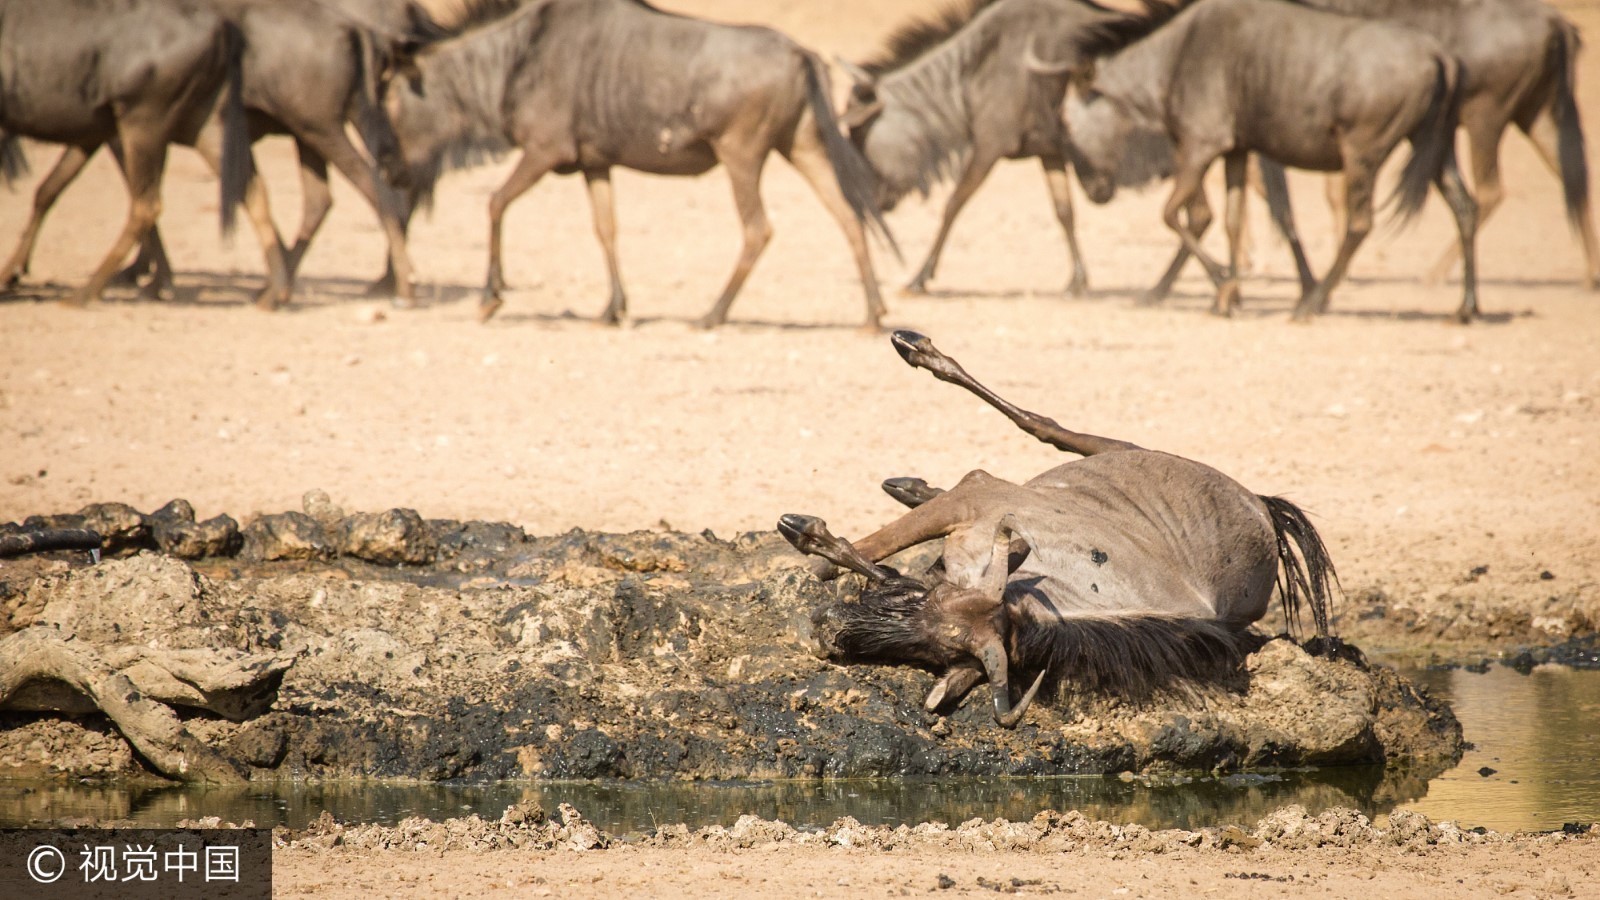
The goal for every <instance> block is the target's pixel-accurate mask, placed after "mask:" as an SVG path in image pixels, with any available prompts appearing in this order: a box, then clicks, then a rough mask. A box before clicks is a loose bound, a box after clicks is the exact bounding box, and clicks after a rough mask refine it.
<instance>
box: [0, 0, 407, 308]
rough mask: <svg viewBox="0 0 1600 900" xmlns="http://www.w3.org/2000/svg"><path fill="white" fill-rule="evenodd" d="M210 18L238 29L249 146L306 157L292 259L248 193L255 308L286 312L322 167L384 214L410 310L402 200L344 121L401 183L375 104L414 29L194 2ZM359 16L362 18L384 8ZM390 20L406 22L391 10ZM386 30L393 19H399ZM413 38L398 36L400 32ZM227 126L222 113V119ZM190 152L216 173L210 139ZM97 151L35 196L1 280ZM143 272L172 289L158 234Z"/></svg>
mask: <svg viewBox="0 0 1600 900" xmlns="http://www.w3.org/2000/svg"><path fill="white" fill-rule="evenodd" d="M198 2H201V4H202V5H203V6H206V7H208V8H211V9H214V10H215V11H217V12H218V13H220V14H222V15H225V16H227V17H228V18H229V20H230V21H232V22H233V23H234V24H235V25H237V26H238V28H239V30H240V32H241V33H242V34H243V36H244V40H245V52H244V57H243V60H242V62H241V68H242V74H243V78H244V93H243V100H244V104H245V107H246V110H247V112H248V114H249V122H250V139H251V141H252V142H254V141H256V140H259V139H260V138H261V137H263V136H265V135H269V134H286V135H289V136H291V137H293V138H294V141H295V148H296V150H297V151H298V153H299V157H300V167H301V176H302V177H301V180H302V185H303V191H302V193H303V195H304V196H303V200H304V209H305V213H304V216H303V219H302V222H301V229H300V236H299V238H298V239H297V240H296V242H295V244H294V246H293V247H292V248H289V249H288V250H287V251H286V250H285V248H284V246H283V242H282V241H281V239H280V238H279V235H278V231H277V227H276V226H275V225H274V224H273V221H272V215H271V211H270V209H269V206H268V201H267V192H266V188H265V186H264V185H263V184H262V182H261V179H260V178H257V177H252V178H251V179H250V182H249V184H248V185H247V187H246V191H245V198H244V199H245V208H246V210H247V211H248V212H249V215H250V218H251V222H252V224H253V225H254V226H255V230H256V236H257V238H258V239H259V240H260V243H261V249H262V253H263V255H264V256H265V258H266V267H267V285H266V287H265V288H264V289H263V290H262V291H261V294H260V295H259V296H258V298H257V300H256V303H257V305H258V306H260V307H262V308H264V309H273V308H275V307H277V306H278V305H279V304H281V303H285V302H288V300H289V297H290V294H291V293H292V291H293V281H294V273H295V270H296V269H297V268H298V266H299V263H300V260H301V258H302V257H303V256H304V254H305V251H306V248H307V247H308V246H309V245H310V242H311V238H312V236H313V235H315V233H316V230H317V228H318V227H319V226H320V225H321V223H322V219H323V217H324V216H325V215H326V214H327V210H328V206H329V204H330V202H331V201H330V199H329V193H328V182H327V179H328V171H327V164H328V163H329V162H332V163H333V164H334V167H335V168H337V169H338V170H339V171H341V172H343V173H344V174H345V176H346V177H347V178H349V179H350V183H351V184H353V185H354V186H355V188H356V190H357V191H359V192H360V193H361V195H362V196H363V197H365V198H366V199H367V202H369V203H371V204H372V206H373V208H374V209H375V210H377V212H378V218H379V221H380V222H381V224H382V226H383V229H384V233H385V236H386V237H387V238H388V240H389V251H390V260H391V265H392V266H393V267H397V268H398V270H399V271H400V272H402V273H403V275H402V277H399V278H397V279H396V281H395V289H396V296H397V298H398V299H400V300H401V301H403V302H409V301H410V300H411V299H412V280H411V277H410V272H411V263H410V259H409V257H408V256H407V254H406V250H405V235H404V233H403V231H402V229H401V224H400V218H399V205H400V199H399V198H398V197H397V196H393V192H392V188H390V187H389V186H388V185H387V184H386V182H385V180H384V178H383V177H382V176H380V174H379V172H378V170H377V168H376V167H375V166H374V163H373V162H372V161H369V160H368V158H367V157H365V156H363V155H362V153H361V152H360V151H359V150H357V149H356V148H355V146H354V145H353V144H352V143H351V142H350V139H349V137H348V136H347V135H346V133H345V123H346V122H347V121H354V122H358V123H359V124H360V125H361V126H362V127H361V132H362V134H363V135H366V136H368V137H369V138H370V137H371V136H373V135H378V136H380V137H386V138H387V140H386V141H385V142H381V143H377V146H374V147H371V148H370V149H371V150H372V151H373V156H375V157H376V158H377V159H378V160H379V162H381V163H385V164H386V168H390V169H391V170H393V171H392V173H391V175H393V174H398V171H399V161H398V152H399V151H398V149H397V148H396V146H395V141H394V137H393V133H392V131H390V130H389V128H388V123H387V120H386V119H385V118H384V116H383V113H382V109H381V106H380V101H379V97H378V89H377V88H378V84H379V79H380V77H381V75H382V74H383V73H382V72H381V71H380V69H383V68H386V67H387V65H388V64H389V61H390V60H391V59H392V57H393V56H394V54H395V53H397V52H399V50H400V49H401V47H402V46H403V45H406V44H408V43H409V42H410V41H412V40H414V37H413V31H412V30H411V29H412V28H413V27H414V26H413V25H411V24H410V23H411V22H412V21H414V20H413V19H412V18H410V17H407V18H404V19H401V20H400V21H397V22H378V23H375V24H368V23H367V22H366V21H365V20H366V18H367V16H366V15H363V16H362V17H361V19H360V20H358V19H356V18H353V17H352V16H351V15H349V14H346V13H344V12H342V11H341V10H339V9H336V8H333V7H330V6H328V5H327V4H325V3H323V2H320V0H198ZM363 5H364V6H371V7H372V8H371V9H370V10H368V9H365V8H364V9H363V10H362V12H363V13H364V14H367V13H371V12H376V11H380V10H382V9H384V8H385V6H380V5H378V4H371V3H369V4H363ZM390 8H392V9H393V11H394V12H395V13H401V14H403V13H404V12H406V10H405V8H404V7H402V6H392V7H390ZM391 18H394V17H393V16H392V17H391ZM402 28H404V29H406V30H400V29H402ZM218 114H220V110H219V112H218ZM206 133H209V132H202V136H201V139H199V140H195V141H188V140H182V139H180V140H179V141H178V142H179V143H191V144H193V146H194V147H195V149H196V150H198V151H199V152H200V154H201V156H203V157H204V158H205V160H206V162H207V163H209V164H210V165H211V166H212V168H213V169H218V168H219V167H220V166H221V159H220V158H219V152H220V148H218V147H217V146H216V145H215V142H213V141H208V140H205V139H203V135H204V134H206ZM97 149H98V147H97V146H70V147H68V148H67V150H66V151H65V152H64V153H63V154H62V156H61V158H60V160H59V161H57V163H56V166H55V168H54V169H53V170H52V171H51V172H50V174H49V175H48V176H47V177H46V178H45V180H44V181H43V182H42V183H41V184H40V186H39V188H38V191H37V192H36V194H35V197H34V204H33V214H32V217H31V218H30V219H29V221H28V224H27V226H26V227H25V228H24V230H23V234H22V238H21V240H20V241H19V242H18V245H17V249H16V251H15V252H14V253H13V254H12V257H11V261H10V262H8V263H7V265H6V269H5V271H6V272H24V271H27V267H28V260H29V257H30V256H31V255H32V253H33V246H34V241H35V239H36V238H37V236H38V232H39V227H40V225H41V224H42V222H43V219H44V216H45V214H46V213H47V212H49V210H50V207H51V206H52V205H53V204H54V203H55V201H56V198H57V197H58V196H59V195H60V193H61V192H62V191H63V190H65V189H66V187H67V185H68V184H70V183H71V182H72V180H73V179H74V178H76V177H77V175H78V173H79V172H80V171H82V169H83V167H84V165H85V164H86V163H87V162H88V161H89V159H90V157H91V156H92V155H93V154H94V152H95V151H96V150H97ZM146 270H148V271H149V272H150V273H151V275H152V276H153V277H152V280H151V282H150V283H149V285H148V288H149V289H150V290H152V291H153V292H155V293H158V294H161V293H166V292H167V291H169V290H170V288H171V284H172V270H171V266H170V264H169V263H168V261H167V255H166V251H165V249H164V248H163V247H162V244H161V236H160V229H159V227H152V228H151V229H150V231H149V233H148V234H147V235H146V236H145V239H144V242H143V245H142V247H141V251H140V256H139V261H138V262H136V263H135V264H134V266H133V267H132V268H131V269H130V270H129V273H128V274H130V275H133V276H137V275H139V274H143V273H144V272H145V271H146Z"/></svg>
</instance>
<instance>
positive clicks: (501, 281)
mask: <svg viewBox="0 0 1600 900" xmlns="http://www.w3.org/2000/svg"><path fill="white" fill-rule="evenodd" d="M555 165H556V160H555V159H554V158H553V157H552V156H551V155H550V154H548V153H546V152H544V151H543V150H541V149H538V148H534V147H524V148H523V149H522V158H521V159H519V160H517V167H516V168H514V169H512V170H511V175H510V177H508V178H506V180H505V183H504V184H502V185H500V187H499V188H497V189H496V190H495V192H494V193H493V194H491V195H489V273H488V275H487V276H486V277H485V279H484V285H483V298H482V299H481V300H479V301H478V321H480V322H487V321H489V317H490V316H492V315H494V313H495V310H497V309H499V308H500V306H501V305H502V304H503V303H504V302H505V301H504V300H503V299H501V296H500V292H501V291H503V290H505V287H506V279H505V275H504V274H503V269H502V267H501V262H500V253H501V250H500V248H501V244H502V243H503V241H502V235H503V227H502V226H503V223H504V220H505V216H506V208H507V207H509V206H510V205H511V201H513V200H515V199H517V198H518V197H520V196H522V195H523V194H525V193H527V192H528V189H529V188H531V187H533V186H534V185H535V184H537V183H538V181H539V179H540V178H543V177H544V173H546V172H548V171H550V170H551V169H553V168H555Z"/></svg>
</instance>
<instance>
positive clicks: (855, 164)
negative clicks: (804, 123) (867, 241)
mask: <svg viewBox="0 0 1600 900" xmlns="http://www.w3.org/2000/svg"><path fill="white" fill-rule="evenodd" d="M805 64H806V100H807V102H809V103H810V105H811V115H812V117H813V118H814V119H816V125H817V131H818V132H820V133H821V135H822V146H823V148H824V149H825V150H826V151H827V153H828V162H830V163H832V165H833V175H834V177H835V178H837V179H838V180H839V190H840V191H842V192H843V193H844V199H845V202H846V203H849V204H850V211H851V212H853V213H855V215H856V219H857V221H860V222H863V223H864V224H865V225H866V226H867V227H868V228H869V229H870V230H872V231H873V232H876V233H877V235H878V236H879V237H880V238H882V239H883V241H884V243H886V244H888V245H889V249H890V250H892V251H894V256H895V259H897V260H901V261H904V259H905V258H904V257H903V256H901V255H900V245H899V244H897V243H895V239H894V235H893V234H892V233H890V231H889V223H887V222H885V221H884V220H883V213H881V212H879V211H878V197H877V192H878V191H877V188H878V175H877V173H876V172H874V171H873V170H872V166H871V165H869V164H868V163H867V160H866V157H864V156H862V155H861V151H859V150H857V149H856V147H855V145H854V144H852V143H850V142H849V141H848V140H846V139H845V136H844V133H843V132H842V131H840V130H839V120H838V118H837V117H836V116H835V115H834V113H833V101H832V100H830V99H829V98H828V69H827V67H826V66H825V65H824V64H823V62H822V60H821V59H819V58H818V57H817V55H816V54H814V53H806V54H805Z"/></svg>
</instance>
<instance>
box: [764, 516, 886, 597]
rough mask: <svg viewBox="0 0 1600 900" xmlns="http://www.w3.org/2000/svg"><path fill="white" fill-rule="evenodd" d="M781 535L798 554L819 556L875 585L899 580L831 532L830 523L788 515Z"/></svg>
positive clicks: (780, 521) (781, 520)
mask: <svg viewBox="0 0 1600 900" xmlns="http://www.w3.org/2000/svg"><path fill="white" fill-rule="evenodd" d="M778 533H779V534H781V535H783V538H784V540H786V541H788V542H789V543H790V544H791V545H793V546H794V548H795V549H796V550H799V551H800V552H801V553H804V554H806V555H807V556H820V557H822V558H823V559H825V560H827V561H828V562H831V563H833V564H834V565H836V566H842V567H844V568H846V569H849V570H850V571H852V572H856V573H859V574H861V575H865V576H866V577H867V578H869V579H871V580H873V581H887V580H888V579H890V578H895V577H898V573H896V572H895V571H894V570H893V569H890V568H888V567H886V566H880V565H878V564H877V563H875V562H873V561H872V560H870V559H867V558H866V557H865V556H863V555H862V554H861V553H860V551H858V550H857V549H856V548H855V547H854V546H851V544H850V542H849V541H847V540H845V539H844V538H841V537H836V536H835V535H834V534H833V533H832V532H830V531H828V523H827V522H824V521H822V520H821V519H819V518H817V517H816V516H802V515H797V514H795V513H789V514H787V515H784V516H781V517H779V519H778Z"/></svg>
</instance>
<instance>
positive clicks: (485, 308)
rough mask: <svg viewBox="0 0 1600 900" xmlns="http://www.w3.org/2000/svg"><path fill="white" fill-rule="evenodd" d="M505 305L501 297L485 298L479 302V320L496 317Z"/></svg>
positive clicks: (484, 320)
mask: <svg viewBox="0 0 1600 900" xmlns="http://www.w3.org/2000/svg"><path fill="white" fill-rule="evenodd" d="M395 302H396V305H398V304H399V301H398V300H396V301H395ZM505 305H506V302H505V301H504V300H501V299H500V298H499V297H493V298H488V297H486V298H484V300H483V301H482V302H480V303H479V304H478V321H479V322H480V323H482V322H487V321H489V320H490V319H492V318H494V314H495V313H496V312H499V311H500V307H502V306H505Z"/></svg>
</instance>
